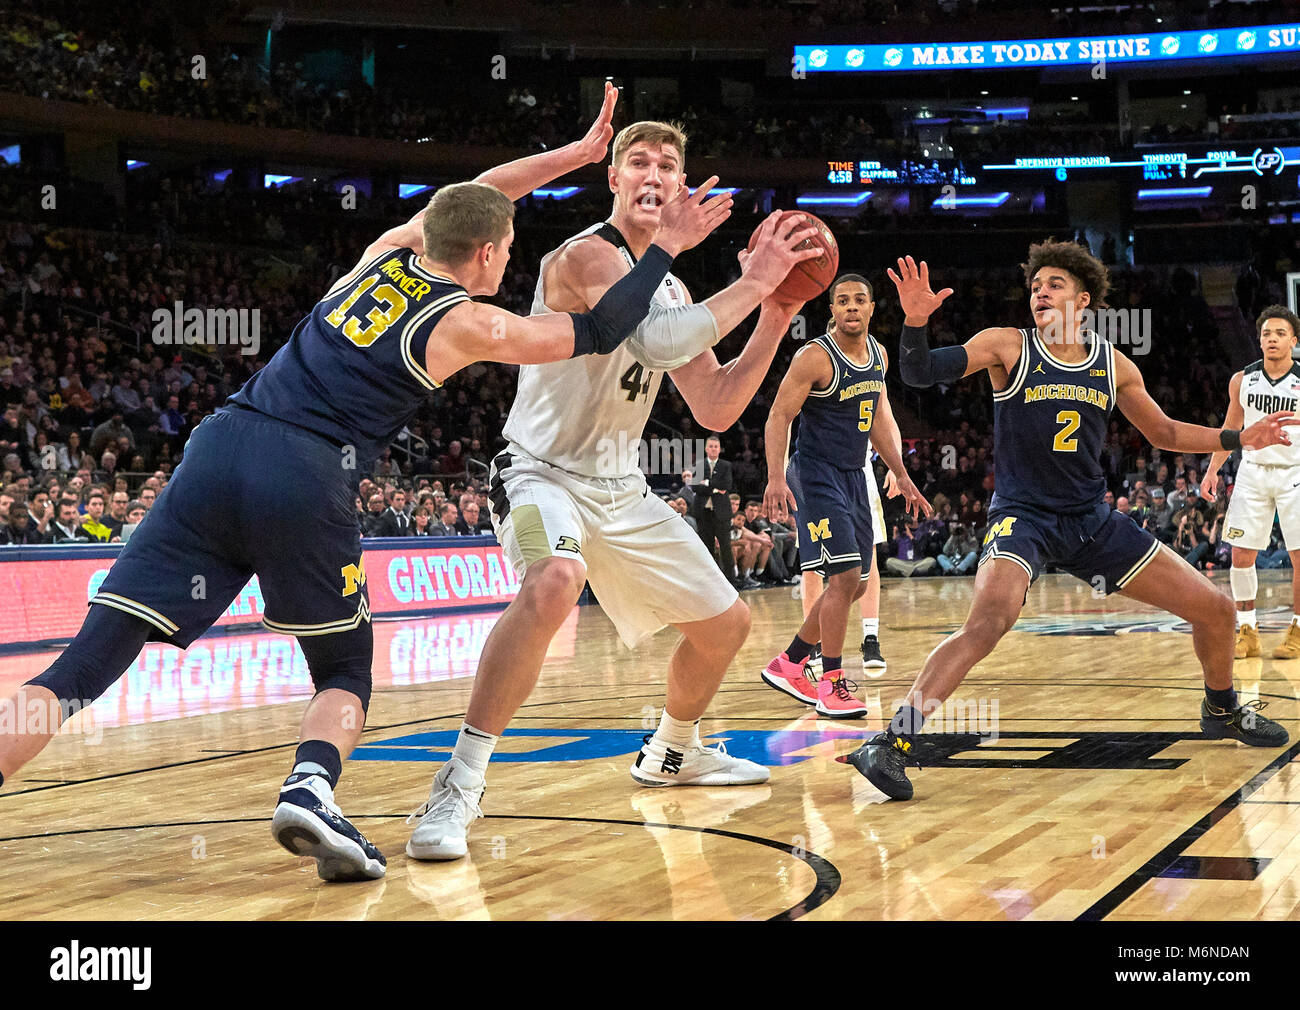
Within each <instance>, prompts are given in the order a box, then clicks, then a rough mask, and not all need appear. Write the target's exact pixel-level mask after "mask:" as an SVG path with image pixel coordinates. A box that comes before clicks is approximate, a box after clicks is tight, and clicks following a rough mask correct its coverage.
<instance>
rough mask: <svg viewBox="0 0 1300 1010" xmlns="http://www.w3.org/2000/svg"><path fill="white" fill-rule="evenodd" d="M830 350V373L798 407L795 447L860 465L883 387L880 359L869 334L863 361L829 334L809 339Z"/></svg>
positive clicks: (847, 465)
mask: <svg viewBox="0 0 1300 1010" xmlns="http://www.w3.org/2000/svg"><path fill="white" fill-rule="evenodd" d="M809 343H810V344H816V345H818V346H819V347H821V348H822V349H823V350H825V351H826V353H827V354H829V355H830V359H831V368H832V378H831V382H830V385H829V386H827V387H826V388H825V389H814V390H812V391H811V392H810V393H809V394H808V398H807V399H806V400H804V403H803V406H802V407H801V408H800V410H799V434H798V436H796V438H795V452H796V453H797V454H798V455H799V456H801V457H803V458H805V459H807V458H812V459H816V460H818V461H820V462H822V463H828V464H830V465H831V466H834V467H838V468H839V469H841V470H861V469H862V461H863V460H864V459H866V458H867V453H868V451H869V449H870V442H871V435H870V433H871V423H872V420H873V419H874V418H875V414H876V407H877V406H878V405H879V403H880V394H881V392H882V391H883V390H884V388H885V368H884V358H883V357H881V353H880V347H879V346H878V345H877V344H876V340H875V338H874V337H872V336H871V335H870V334H868V335H867V363H866V364H865V365H858V364H855V363H854V362H852V361H850V360H849V356H848V355H847V354H845V353H844V352H843V351H842V350H841V349H840V346H839V344H837V343H836V342H835V338H834V337H832V336H831V335H830V334H828V333H823V334H822V335H821V336H820V337H814V338H813V339H812V340H810V341H809Z"/></svg>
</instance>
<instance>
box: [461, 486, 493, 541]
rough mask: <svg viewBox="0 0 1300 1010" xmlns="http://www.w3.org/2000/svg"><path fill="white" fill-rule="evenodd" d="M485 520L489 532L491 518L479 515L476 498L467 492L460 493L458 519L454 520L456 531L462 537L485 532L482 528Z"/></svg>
mask: <svg viewBox="0 0 1300 1010" xmlns="http://www.w3.org/2000/svg"><path fill="white" fill-rule="evenodd" d="M485 520H486V521H487V524H488V525H487V530H486V532H491V530H492V521H491V519H488V517H487V516H481V517H480V515H479V509H478V498H476V497H475V496H474V495H472V494H469V493H468V492H467V493H466V494H464V495H462V496H461V499H460V519H459V520H457V522H456V532H457V533H459V534H460V535H461V536H463V537H474V536H478V535H479V534H480V533H483V532H485V531H484V529H483V523H484V521H485Z"/></svg>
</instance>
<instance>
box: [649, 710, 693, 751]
mask: <svg viewBox="0 0 1300 1010" xmlns="http://www.w3.org/2000/svg"><path fill="white" fill-rule="evenodd" d="M654 738H655V739H656V740H658V741H659V742H660V743H662V744H663V745H664V746H666V747H671V748H672V749H673V750H685V749H686V748H687V747H689V746H691V744H693V743H695V742H696V741H697V740H699V738H700V720H698V719H695V720H692V721H691V722H681V721H680V720H678V719H674V718H673V717H672V716H671V715H669V714H668V709H664V715H663V718H662V719H660V720H659V728H658V729H657V730H655V735H654Z"/></svg>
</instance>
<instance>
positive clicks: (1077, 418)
mask: <svg viewBox="0 0 1300 1010" xmlns="http://www.w3.org/2000/svg"><path fill="white" fill-rule="evenodd" d="M1020 337H1021V348H1020V360H1019V361H1018V362H1017V363H1016V367H1015V368H1014V369H1013V370H1012V373H1011V381H1010V382H1009V383H1008V384H1007V388H1006V389H1003V390H1001V391H1000V392H994V394H993V460H994V480H995V483H996V490H995V493H994V496H993V502H992V503H991V504H990V506H989V508H990V510H992V509H994V508H997V507H999V505H1004V504H1007V503H1011V504H1018V505H1028V506H1030V507H1033V508H1039V509H1043V510H1047V511H1053V512H1061V513H1079V512H1084V511H1087V510H1088V509H1091V508H1093V507H1095V506H1096V505H1097V503H1098V502H1100V501H1101V500H1102V498H1103V496H1104V495H1105V494H1106V478H1105V475H1104V473H1103V471H1102V468H1101V447H1102V442H1103V441H1104V440H1105V438H1106V427H1107V423H1108V421H1109V418H1110V412H1111V410H1112V409H1113V407H1114V405H1115V355H1114V350H1113V348H1112V347H1111V346H1110V344H1109V343H1108V342H1106V341H1105V340H1102V339H1101V338H1099V337H1098V336H1097V335H1096V334H1095V333H1093V332H1092V331H1085V332H1084V337H1085V339H1087V340H1088V341H1089V342H1090V344H1091V347H1090V349H1089V352H1088V356H1087V357H1086V358H1084V360H1083V361H1081V362H1079V363H1078V364H1066V363H1064V362H1062V361H1060V360H1058V359H1057V358H1055V357H1053V356H1052V354H1051V352H1050V351H1049V350H1048V349H1047V347H1046V346H1045V345H1044V344H1043V341H1042V338H1041V337H1039V335H1038V331H1037V330H1034V329H1026V330H1021V331H1020Z"/></svg>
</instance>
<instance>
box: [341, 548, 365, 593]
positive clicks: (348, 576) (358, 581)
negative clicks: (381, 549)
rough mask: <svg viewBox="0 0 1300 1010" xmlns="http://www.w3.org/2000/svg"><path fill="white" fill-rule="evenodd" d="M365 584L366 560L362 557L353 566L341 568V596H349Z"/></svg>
mask: <svg viewBox="0 0 1300 1010" xmlns="http://www.w3.org/2000/svg"><path fill="white" fill-rule="evenodd" d="M365 584H366V559H365V557H364V556H363V557H362V558H361V560H360V561H358V562H357V563H356V564H355V565H344V566H343V595H344V596H351V595H352V594H353V593H355V592H356V591H357V589H358V588H360V587H361V586H364V585H365Z"/></svg>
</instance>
